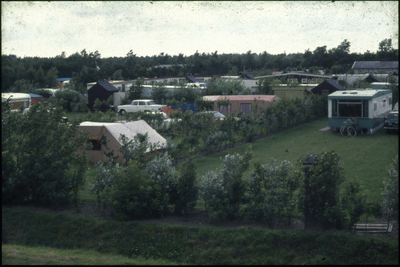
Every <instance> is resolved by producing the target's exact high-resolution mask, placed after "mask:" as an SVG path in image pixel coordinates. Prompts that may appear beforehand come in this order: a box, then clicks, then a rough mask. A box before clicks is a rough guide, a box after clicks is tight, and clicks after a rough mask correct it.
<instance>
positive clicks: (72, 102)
mask: <svg viewBox="0 0 400 267" xmlns="http://www.w3.org/2000/svg"><path fill="white" fill-rule="evenodd" d="M52 99H53V100H55V101H54V102H55V104H58V105H59V106H61V107H62V108H63V109H64V110H66V111H69V112H71V111H80V112H84V111H88V108H87V106H86V104H87V103H86V102H87V101H86V99H85V98H83V96H81V95H80V94H79V92H77V91H73V90H61V91H57V92H56V93H55V95H54V98H52ZM96 100H98V99H96Z"/></svg>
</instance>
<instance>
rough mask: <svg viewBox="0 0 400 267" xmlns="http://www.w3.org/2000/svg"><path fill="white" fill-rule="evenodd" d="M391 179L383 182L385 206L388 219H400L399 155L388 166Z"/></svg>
mask: <svg viewBox="0 0 400 267" xmlns="http://www.w3.org/2000/svg"><path fill="white" fill-rule="evenodd" d="M388 175H389V179H388V180H386V181H384V182H383V185H384V188H383V190H382V196H383V207H384V209H385V211H386V214H387V216H388V220H390V219H395V220H397V221H398V220H399V156H398V155H397V156H396V157H395V158H394V159H393V163H392V164H391V165H390V166H389V168H388Z"/></svg>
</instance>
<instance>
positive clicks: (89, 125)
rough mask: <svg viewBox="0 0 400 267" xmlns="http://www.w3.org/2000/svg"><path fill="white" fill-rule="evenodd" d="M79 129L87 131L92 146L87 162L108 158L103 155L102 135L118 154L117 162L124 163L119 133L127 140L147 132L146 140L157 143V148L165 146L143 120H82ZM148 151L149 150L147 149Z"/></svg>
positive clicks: (160, 138)
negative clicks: (108, 121) (111, 121)
mask: <svg viewBox="0 0 400 267" xmlns="http://www.w3.org/2000/svg"><path fill="white" fill-rule="evenodd" d="M79 128H80V130H82V131H86V132H88V133H89V139H90V142H91V143H92V145H93V148H92V149H91V150H89V162H90V163H96V162H99V161H101V162H107V161H108V158H107V157H106V156H105V155H104V151H105V147H104V146H103V145H102V144H101V142H100V140H101V137H102V136H103V135H104V136H106V137H107V140H108V147H109V148H110V149H111V150H113V151H114V155H117V156H119V158H118V160H117V162H118V163H124V161H125V159H124V157H123V155H122V154H121V152H119V149H120V148H121V146H122V143H121V142H120V141H119V137H120V135H121V134H123V135H125V136H126V137H127V138H128V140H132V139H133V138H134V136H135V135H137V134H138V133H140V134H145V133H147V135H148V137H149V139H148V142H149V143H151V144H154V145H155V144H157V143H158V144H159V146H158V150H160V149H164V148H165V146H166V140H165V138H164V137H162V136H161V135H160V134H159V133H157V132H156V131H155V130H154V129H153V128H151V127H150V126H149V125H148V124H147V123H146V122H145V121H144V120H139V121H132V122H115V123H104V122H87V121H86V122H82V123H81V124H80V125H79ZM147 152H150V151H147Z"/></svg>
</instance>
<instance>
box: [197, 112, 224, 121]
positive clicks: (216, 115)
mask: <svg viewBox="0 0 400 267" xmlns="http://www.w3.org/2000/svg"><path fill="white" fill-rule="evenodd" d="M196 114H213V115H214V120H223V119H224V118H225V115H224V114H222V113H221V112H219V111H202V112H197V113H196Z"/></svg>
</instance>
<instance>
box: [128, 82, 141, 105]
mask: <svg viewBox="0 0 400 267" xmlns="http://www.w3.org/2000/svg"><path fill="white" fill-rule="evenodd" d="M142 85H143V82H141V81H140V80H137V81H136V82H135V84H132V86H131V87H130V90H129V99H130V100H131V101H132V100H136V99H140V97H141V96H142V92H143V87H142Z"/></svg>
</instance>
